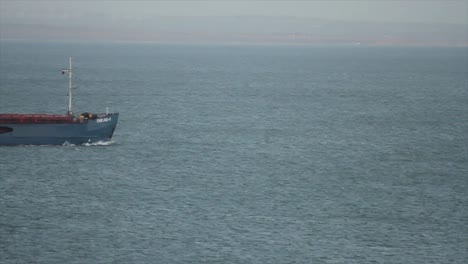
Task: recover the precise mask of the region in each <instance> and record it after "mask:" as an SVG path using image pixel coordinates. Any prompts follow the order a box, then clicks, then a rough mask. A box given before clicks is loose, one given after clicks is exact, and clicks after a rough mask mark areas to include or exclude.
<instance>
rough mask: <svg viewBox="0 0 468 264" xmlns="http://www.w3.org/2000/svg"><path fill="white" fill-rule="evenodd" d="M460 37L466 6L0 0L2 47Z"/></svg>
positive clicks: (418, 0)
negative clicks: (66, 42)
mask: <svg viewBox="0 0 468 264" xmlns="http://www.w3.org/2000/svg"><path fill="white" fill-rule="evenodd" d="M415 23H416V24H418V25H414V24H415ZM467 31H468V0H405V1H400V0H373V1H365V0H361V1H356V0H343V1H341V0H329V1H319V0H303V1H283V0H270V1H243V0H237V1H230V0H218V1H215V0H211V1H198V0H185V1H182V0H173V1H159V0H146V1H141V0H135V1H128V0H78V1H73V0H66V1H65V0H64V1H60V0H53V1H50V0H0V38H6V39H8V38H10V39H15V38H21V39H36V38H42V39H44V38H45V39H64V38H65V39H66V38H69V39H72V38H73V37H77V38H78V39H102V40H105V39H111V40H121V39H124V40H136V41H144V40H148V41H151V40H155V41H159V40H165V39H171V38H172V39H177V38H179V40H181V41H185V40H189V39H190V38H196V39H199V40H200V39H203V38H210V39H211V40H216V39H224V40H227V39H229V41H236V38H237V39H239V37H242V36H243V34H257V35H261V38H264V40H265V41H266V40H271V41H275V39H276V40H278V36H279V35H285V34H286V35H287V34H302V35H307V38H308V41H312V40H313V41H323V40H326V41H328V40H333V41H345V42H349V41H351V42H361V40H362V41H371V42H378V41H384V42H389V40H391V41H397V39H399V40H398V41H400V42H401V43H404V42H407V43H409V42H419V43H421V42H424V41H432V42H434V43H435V42H438V43H442V42H446V44H449V43H452V44H455V45H460V44H463V43H468V36H467V34H468V33H466V32H467ZM353 33H355V34H354V36H353ZM174 34H179V35H177V36H175V35H174ZM180 34H185V36H180ZM235 34H237V35H235ZM187 35H191V36H190V37H188V36H187ZM195 35H196V36H195ZM267 35H268V36H267ZM236 36H237V37H236ZM244 36H245V35H244ZM272 36H274V37H272ZM180 38H182V39H180ZM252 38H253V37H252ZM286 38H289V37H286ZM314 39H315V40H314ZM463 45H465V44H463Z"/></svg>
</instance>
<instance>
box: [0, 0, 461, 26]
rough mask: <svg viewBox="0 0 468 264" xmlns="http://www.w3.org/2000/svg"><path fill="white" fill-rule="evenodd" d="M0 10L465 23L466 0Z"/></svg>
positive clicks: (88, 4) (34, 15)
mask: <svg viewBox="0 0 468 264" xmlns="http://www.w3.org/2000/svg"><path fill="white" fill-rule="evenodd" d="M0 8H1V15H2V17H5V19H6V20H7V21H8V20H10V19H13V20H17V19H22V18H24V19H26V20H28V21H34V20H38V21H47V20H50V21H53V20H54V17H57V16H59V17H61V18H66V17H71V18H82V19H85V16H86V15H89V14H93V13H94V14H101V15H104V16H109V17H124V18H127V19H138V18H140V17H142V16H143V17H147V16H297V17H310V18H324V19H340V20H350V21H356V20H365V21H387V22H389V21H390V22H391V21H395V22H429V23H459V24H463V23H467V16H468V1H467V0H406V1H398V0H373V1H364V0H362V1H353V0H345V1H338V0H335V1H314V0H310V1H306V0H304V1H279V0H276V1H275V0H270V1H239V0H237V1H229V0H218V1H215V0H212V1H194V0H192V1H190V0H189V1H177V0H176V1H156V0H153V1H151V0H146V1H138V0H136V1H125V0H113V1H112V0H96V1H92V0H79V1H70V0H67V1H59V0H54V1H46V0H0Z"/></svg>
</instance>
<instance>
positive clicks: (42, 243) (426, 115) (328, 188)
mask: <svg viewBox="0 0 468 264" xmlns="http://www.w3.org/2000/svg"><path fill="white" fill-rule="evenodd" d="M69 55H73V56H74V61H75V64H74V66H75V69H74V70H75V71H74V85H75V86H76V89H74V94H75V97H74V109H75V112H85V111H87V112H105V110H106V107H109V109H110V110H111V111H118V112H120V120H119V124H118V126H117V129H116V132H115V134H114V138H113V140H112V142H111V143H110V144H96V145H91V146H17V147H0V263H466V260H467V259H468V251H467V248H468V247H467V245H468V188H467V187H468V177H467V175H468V50H467V49H466V48H401V47H399V48H395V47H303V46H209V45H199V46H190V45H158V44H125V43H122V44H105V43H94V44H92V43H52V42H50V43H45V42H44V43H26V42H13V41H4V42H1V43H0V112H1V113H57V114H62V113H65V112H66V110H67V102H68V101H67V87H68V80H67V78H66V77H64V76H62V75H61V74H60V70H61V68H63V67H67V66H68V65H67V63H68V56H69Z"/></svg>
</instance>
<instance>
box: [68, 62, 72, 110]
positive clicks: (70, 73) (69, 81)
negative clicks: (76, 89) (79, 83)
mask: <svg viewBox="0 0 468 264" xmlns="http://www.w3.org/2000/svg"><path fill="white" fill-rule="evenodd" d="M72 114H73V112H72V57H70V68H68V115H72Z"/></svg>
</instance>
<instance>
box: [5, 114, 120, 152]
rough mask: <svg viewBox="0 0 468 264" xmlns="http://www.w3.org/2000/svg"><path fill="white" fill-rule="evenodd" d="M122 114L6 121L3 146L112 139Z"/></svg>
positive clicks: (80, 143) (78, 142) (60, 143)
mask: <svg viewBox="0 0 468 264" xmlns="http://www.w3.org/2000/svg"><path fill="white" fill-rule="evenodd" d="M118 117H119V114H118V113H112V114H106V117H105V118H97V119H89V120H86V122H74V123H41V124H36V123H17V122H16V123H2V124H0V128H2V129H1V130H0V145H3V146H6V145H12V146H13V145H67V144H72V145H82V144H86V143H96V142H104V141H110V140H111V138H112V135H113V133H114V130H115V128H116V126H117V122H118ZM2 131H3V132H2Z"/></svg>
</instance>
